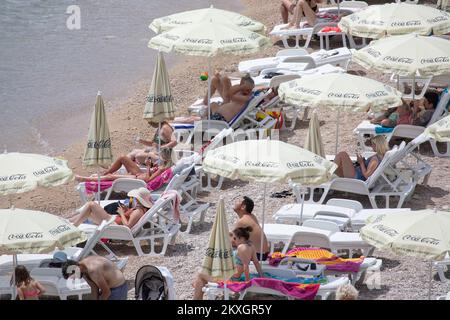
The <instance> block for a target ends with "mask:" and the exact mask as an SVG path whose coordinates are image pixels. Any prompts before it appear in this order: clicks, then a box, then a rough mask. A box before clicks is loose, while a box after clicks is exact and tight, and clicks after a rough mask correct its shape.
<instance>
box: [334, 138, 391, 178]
mask: <svg viewBox="0 0 450 320" xmlns="http://www.w3.org/2000/svg"><path fill="white" fill-rule="evenodd" d="M370 143H371V146H372V149H373V151H375V154H374V155H373V156H371V157H370V158H367V159H364V158H363V157H361V155H359V154H358V155H357V159H356V161H357V162H356V163H353V161H352V160H351V159H350V156H349V155H348V154H347V153H346V152H340V153H338V154H337V155H336V157H335V158H334V162H335V163H336V164H337V165H338V168H337V169H336V174H337V175H338V176H339V177H342V178H354V179H358V180H362V181H366V180H367V179H368V178H369V177H370V176H371V175H372V174H373V173H374V172H375V170H376V169H377V168H378V166H379V164H380V163H381V161H382V160H383V157H384V155H385V154H386V152H387V151H388V150H389V146H388V144H387V142H386V138H385V137H384V136H383V135H378V136H375V137H372V138H371V139H370Z"/></svg>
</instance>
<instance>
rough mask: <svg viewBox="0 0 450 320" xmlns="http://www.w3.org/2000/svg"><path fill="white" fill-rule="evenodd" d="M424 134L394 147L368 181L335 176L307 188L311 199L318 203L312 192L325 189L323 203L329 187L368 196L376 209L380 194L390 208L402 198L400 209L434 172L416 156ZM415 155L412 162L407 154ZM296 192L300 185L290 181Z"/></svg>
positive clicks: (321, 199)
mask: <svg viewBox="0 0 450 320" xmlns="http://www.w3.org/2000/svg"><path fill="white" fill-rule="evenodd" d="M422 138H423V136H422V135H421V136H419V137H418V138H416V139H417V140H413V141H411V142H410V143H408V145H406V144H405V142H404V141H403V142H402V143H401V144H400V145H399V146H394V147H393V148H392V149H391V150H389V151H388V152H387V153H386V154H385V156H384V157H383V160H382V161H381V163H380V164H379V165H378V167H377V169H376V170H375V172H374V173H373V174H372V175H371V176H370V177H369V179H367V180H366V181H362V180H358V179H351V178H340V177H335V178H333V179H332V180H331V181H330V182H328V183H324V184H322V185H320V186H314V187H312V186H311V187H308V186H306V188H308V194H309V199H308V200H307V201H308V202H315V201H314V199H313V197H312V195H314V193H315V192H316V191H317V190H320V189H322V190H323V193H322V195H321V197H320V199H319V201H318V203H323V201H324V200H325V198H326V196H327V195H328V192H329V190H337V191H342V192H350V193H355V194H361V195H366V196H368V198H369V200H370V204H371V205H372V207H373V208H374V209H377V208H378V205H377V202H376V199H377V197H380V198H384V200H385V208H389V207H390V199H391V198H392V197H397V198H398V199H399V201H398V203H397V208H401V207H402V205H403V203H404V202H405V200H406V199H408V197H410V196H411V195H412V193H413V192H414V190H415V187H416V185H417V183H418V182H419V180H420V179H422V178H423V179H424V182H423V183H424V184H426V181H427V179H428V176H429V175H430V173H431V166H429V165H428V164H426V163H425V162H423V161H420V158H419V157H418V156H417V155H415V154H414V153H413V152H412V151H413V150H414V149H415V148H417V147H418V145H420V143H422V142H423V141H422V140H421V139H422ZM409 155H412V156H413V157H414V158H415V159H416V160H417V161H416V162H417V163H416V164H410V163H408V161H407V159H406V158H407V157H408V156H409ZM290 185H291V186H292V187H293V189H294V192H295V193H296V194H299V189H298V186H297V185H296V184H295V183H290ZM297 199H299V196H298V197H297Z"/></svg>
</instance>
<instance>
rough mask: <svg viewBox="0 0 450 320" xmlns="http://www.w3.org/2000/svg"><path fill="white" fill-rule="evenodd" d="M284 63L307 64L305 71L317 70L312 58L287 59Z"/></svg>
mask: <svg viewBox="0 0 450 320" xmlns="http://www.w3.org/2000/svg"><path fill="white" fill-rule="evenodd" d="M283 63H306V67H305V68H304V70H308V69H313V68H316V67H317V66H316V61H315V60H314V59H313V58H312V57H311V56H299V57H287V58H286V59H284V60H283Z"/></svg>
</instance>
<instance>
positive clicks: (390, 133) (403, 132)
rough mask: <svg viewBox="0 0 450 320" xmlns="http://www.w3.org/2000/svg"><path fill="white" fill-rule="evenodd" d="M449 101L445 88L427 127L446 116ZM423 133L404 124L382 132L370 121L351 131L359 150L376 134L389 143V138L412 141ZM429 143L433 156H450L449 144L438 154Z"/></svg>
mask: <svg viewBox="0 0 450 320" xmlns="http://www.w3.org/2000/svg"><path fill="white" fill-rule="evenodd" d="M449 101H450V92H449V90H448V88H447V89H446V90H444V91H443V93H442V94H441V97H440V99H439V102H438V105H437V106H436V110H435V112H434V114H433V116H432V118H431V119H430V122H429V123H428V125H427V127H428V126H430V125H432V124H433V123H435V122H436V121H438V120H440V119H442V117H444V116H446V115H447V114H448V112H449V111H448V105H449ZM384 131H386V132H384ZM424 131H425V127H422V126H413V125H406V124H401V125H398V126H396V127H395V128H393V129H392V130H382V128H381V126H380V125H376V124H373V123H370V121H368V120H364V121H362V122H361V123H360V124H359V125H358V126H357V127H356V128H355V129H354V130H353V133H354V134H355V135H356V136H357V139H358V146H359V147H360V148H363V147H364V146H365V144H364V142H365V140H366V139H367V138H369V137H371V136H374V135H377V134H384V135H385V136H386V138H387V139H388V141H389V140H390V139H391V137H402V138H409V139H414V138H416V137H418V136H419V135H420V134H421V133H423V132H424ZM430 143H431V147H432V149H433V152H434V154H435V156H450V143H447V152H446V153H440V152H439V150H438V149H437V146H436V142H435V141H433V140H431V141H430Z"/></svg>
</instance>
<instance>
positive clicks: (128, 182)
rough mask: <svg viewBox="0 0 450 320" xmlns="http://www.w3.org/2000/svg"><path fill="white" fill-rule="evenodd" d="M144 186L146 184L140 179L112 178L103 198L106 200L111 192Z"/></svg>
mask: <svg viewBox="0 0 450 320" xmlns="http://www.w3.org/2000/svg"><path fill="white" fill-rule="evenodd" d="M142 187H144V188H146V187H147V184H146V183H145V182H144V181H143V180H140V179H131V178H119V179H116V180H114V182H113V184H112V186H111V189H110V190H109V191H108V194H107V195H106V197H105V200H108V199H109V197H110V196H111V193H112V192H113V191H114V192H127V193H128V192H129V191H131V190H134V189H139V188H142Z"/></svg>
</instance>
